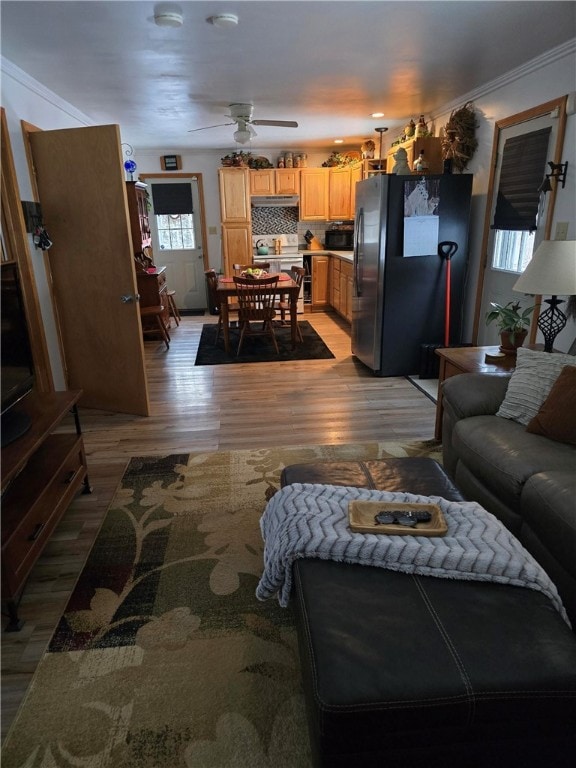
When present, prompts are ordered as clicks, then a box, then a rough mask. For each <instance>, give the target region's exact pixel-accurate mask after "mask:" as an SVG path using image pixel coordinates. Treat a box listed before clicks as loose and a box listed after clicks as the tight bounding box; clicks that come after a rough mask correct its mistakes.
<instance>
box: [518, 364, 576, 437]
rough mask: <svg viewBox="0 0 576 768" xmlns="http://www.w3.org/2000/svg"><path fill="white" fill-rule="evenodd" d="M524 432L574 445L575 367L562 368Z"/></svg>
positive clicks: (575, 416)
mask: <svg viewBox="0 0 576 768" xmlns="http://www.w3.org/2000/svg"><path fill="white" fill-rule="evenodd" d="M526 431H527V432H535V433H536V434H537V435H544V436H545V437H549V438H550V439H551V440H558V442H560V443H571V444H572V445H576V366H574V365H567V366H565V367H564V368H562V371H561V372H560V376H558V378H557V379H556V381H555V382H554V384H553V385H552V389H551V390H550V394H549V395H548V397H547V398H546V400H544V402H543V404H542V407H541V408H540V410H539V411H538V413H537V414H536V416H534V418H533V419H532V420H531V421H530V423H529V424H528V426H527V427H526Z"/></svg>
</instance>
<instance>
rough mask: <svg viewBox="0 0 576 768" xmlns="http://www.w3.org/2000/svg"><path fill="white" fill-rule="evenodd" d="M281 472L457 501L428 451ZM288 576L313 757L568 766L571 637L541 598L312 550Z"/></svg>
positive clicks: (334, 767) (320, 760) (574, 740)
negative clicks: (314, 555) (316, 555)
mask: <svg viewBox="0 0 576 768" xmlns="http://www.w3.org/2000/svg"><path fill="white" fill-rule="evenodd" d="M282 482H283V484H287V483H292V482H319V483H330V484H335V485H358V486H362V487H367V488H379V489H382V490H403V491H410V492H413V493H422V494H427V495H440V496H443V497H445V498H448V499H451V500H461V499H462V496H461V494H460V493H459V491H458V490H457V488H456V487H455V486H454V485H453V484H452V482H451V481H450V479H449V478H448V477H447V475H445V474H444V471H443V470H442V468H441V467H440V466H439V465H438V464H437V463H436V462H434V461H432V460H430V459H419V458H413V459H412V458H410V459H382V460H377V461H369V462H322V463H317V464H308V465H306V464H300V465H293V466H290V467H287V468H286V469H285V470H284V472H283V476H282ZM294 585H295V586H294V594H293V603H294V607H295V615H296V623H297V627H298V635H299V647H300V657H301V666H302V673H303V681H304V688H305V696H306V705H307V711H308V718H309V728H310V735H311V741H312V748H313V753H314V758H315V764H316V765H317V766H326V768H339V767H340V766H342V768H343V767H344V766H346V768H355V767H356V766H357V767H358V768H360V767H361V768H370V766H379V768H380V767H382V766H394V767H395V768H396V767H398V766H404V767H406V768H408V767H410V768H416V767H417V766H423V767H424V766H426V767H428V766H432V767H434V766H438V768H440V766H442V768H450V766H454V768H456V766H457V767H458V768H484V767H486V768H488V766H495V765H498V766H499V765H506V766H509V767H510V768H513V767H515V766H518V768H520V766H522V767H523V768H524V767H525V766H531V767H533V768H536V767H538V768H544V766H554V767H555V768H557V767H559V766H566V768H567V767H568V766H569V765H572V762H573V757H574V754H575V751H574V750H576V728H575V725H574V724H575V723H576V637H575V635H574V634H573V633H572V632H571V631H570V629H569V627H568V625H567V624H566V623H565V622H564V621H563V619H562V618H561V616H560V615H559V613H558V612H557V611H556V610H555V609H554V608H553V606H552V605H551V603H550V602H549V600H548V599H547V598H546V597H545V596H543V595H541V594H540V593H538V592H535V591H533V590H530V589H525V588H520V587H511V586H503V585H499V584H492V583H480V582H470V581H452V580H448V579H441V578H434V577H416V576H410V575H406V574H401V573H394V572H392V571H387V570H385V569H383V568H376V567H370V566H360V565H349V564H345V563H337V562H332V561H323V560H314V559H310V560H298V561H296V563H295V564H294Z"/></svg>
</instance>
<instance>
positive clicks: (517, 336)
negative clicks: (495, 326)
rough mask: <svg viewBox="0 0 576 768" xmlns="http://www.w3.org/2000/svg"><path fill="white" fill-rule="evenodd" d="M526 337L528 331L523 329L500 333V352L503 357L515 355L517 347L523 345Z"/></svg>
mask: <svg viewBox="0 0 576 768" xmlns="http://www.w3.org/2000/svg"><path fill="white" fill-rule="evenodd" d="M526 336H528V330H527V329H526V328H524V329H523V330H521V331H501V332H500V341H501V342H502V344H501V345H500V351H501V352H504V354H505V355H515V354H516V350H517V349H518V347H521V346H522V345H523V344H524V340H525V338H526Z"/></svg>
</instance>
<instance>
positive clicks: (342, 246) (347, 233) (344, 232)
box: [324, 228, 354, 251]
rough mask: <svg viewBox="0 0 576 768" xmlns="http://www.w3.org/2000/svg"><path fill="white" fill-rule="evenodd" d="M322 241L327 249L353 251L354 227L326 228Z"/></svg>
mask: <svg viewBox="0 0 576 768" xmlns="http://www.w3.org/2000/svg"><path fill="white" fill-rule="evenodd" d="M324 241H325V247H326V249H327V250H329V251H353V250H354V229H352V228H350V229H327V230H326V235H325V238H324Z"/></svg>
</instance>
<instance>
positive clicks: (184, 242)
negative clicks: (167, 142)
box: [139, 173, 208, 314]
mask: <svg viewBox="0 0 576 768" xmlns="http://www.w3.org/2000/svg"><path fill="white" fill-rule="evenodd" d="M139 178H140V179H141V180H142V181H144V182H145V183H146V184H148V186H149V191H150V203H151V209H150V215H149V223H150V232H151V235H152V250H153V253H154V262H155V263H156V265H157V266H165V267H166V278H167V283H168V285H169V286H170V288H171V289H172V290H174V291H175V296H174V299H175V301H176V306H177V307H178V309H179V310H180V312H182V313H184V314H186V312H190V313H195V312H197V311H200V310H204V309H206V281H205V277H204V272H205V270H206V269H207V268H208V267H206V266H205V264H207V263H208V254H207V253H206V248H205V243H206V232H205V229H206V227H205V215H204V200H203V190H202V176H201V174H184V173H177V174H141V175H140V177H139Z"/></svg>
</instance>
